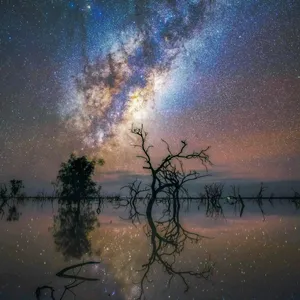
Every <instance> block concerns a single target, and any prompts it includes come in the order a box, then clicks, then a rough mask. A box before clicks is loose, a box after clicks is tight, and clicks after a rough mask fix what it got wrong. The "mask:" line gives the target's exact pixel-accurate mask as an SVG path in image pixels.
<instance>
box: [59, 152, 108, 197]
mask: <svg viewBox="0 0 300 300" xmlns="http://www.w3.org/2000/svg"><path fill="white" fill-rule="evenodd" d="M97 164H98V165H103V164H104V160H103V159H99V160H97V161H96V160H89V159H88V158H87V157H86V156H81V157H77V156H76V155H75V154H71V156H70V158H69V159H68V161H67V162H66V163H62V164H61V168H60V170H59V172H58V176H57V178H56V187H57V188H58V195H59V197H60V198H61V199H63V200H67V201H68V202H76V201H80V200H81V199H85V198H89V197H96V196H97V195H98V194H99V192H100V189H101V187H99V186H97V184H96V182H94V181H93V180H92V176H93V175H94V171H95V166H96V165H97Z"/></svg>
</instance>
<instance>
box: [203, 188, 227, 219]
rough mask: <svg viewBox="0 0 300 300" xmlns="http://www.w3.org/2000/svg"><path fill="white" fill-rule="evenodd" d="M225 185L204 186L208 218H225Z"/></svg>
mask: <svg viewBox="0 0 300 300" xmlns="http://www.w3.org/2000/svg"><path fill="white" fill-rule="evenodd" d="M223 189H224V184H222V183H219V184H218V183H212V184H206V185H205V186H204V191H205V193H204V195H203V200H204V203H205V206H206V216H207V217H211V218H218V217H220V216H222V217H225V216H224V212H223V205H222V203H220V201H221V200H222V195H223Z"/></svg>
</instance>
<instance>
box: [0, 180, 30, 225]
mask: <svg viewBox="0 0 300 300" xmlns="http://www.w3.org/2000/svg"><path fill="white" fill-rule="evenodd" d="M23 189H24V185H23V181H22V180H17V179H12V180H10V181H9V183H8V187H7V185H6V184H2V185H1V186H0V201H1V202H0V214H2V217H3V216H4V215H5V214H6V213H7V217H6V220H7V221H17V220H19V217H20V215H21V213H20V212H19V211H18V205H19V203H20V202H22V201H23V200H24V197H25V193H24V192H23ZM6 209H7V210H6Z"/></svg>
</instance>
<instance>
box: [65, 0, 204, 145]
mask: <svg viewBox="0 0 300 300" xmlns="http://www.w3.org/2000/svg"><path fill="white" fill-rule="evenodd" d="M132 5H133V7H134V9H133V14H132V15H131V16H129V20H130V22H127V24H126V26H125V28H124V30H122V31H120V32H119V33H118V34H117V35H118V36H119V37H118V39H117V40H116V41H115V43H114V45H113V47H112V49H110V51H109V52H108V53H104V54H102V55H100V54H99V56H98V57H97V59H95V60H93V61H91V62H86V63H85V64H84V70H83V72H82V73H81V74H79V75H77V77H76V79H75V87H74V88H75V89H76V92H77V93H76V96H75V98H77V99H75V102H71V104H70V105H69V106H71V107H68V109H69V111H68V112H67V113H66V115H67V116H68V117H69V119H68V125H70V126H71V127H74V126H75V127H76V128H77V129H78V130H79V131H80V132H81V134H82V136H83V140H84V141H85V143H86V144H87V145H89V146H93V147H95V146H100V145H102V144H103V143H104V142H105V141H106V140H107V139H108V138H111V137H113V136H114V135H115V133H114V132H116V131H118V130H119V127H120V125H124V122H125V123H126V122H128V121H129V122H133V123H134V122H136V121H142V120H143V119H144V118H146V117H147V116H148V114H149V113H150V114H151V113H154V111H152V112H151V109H150V112H149V106H151V107H152V108H153V107H154V104H155V98H156V97H155V94H156V93H157V92H158V91H159V90H161V89H163V88H164V86H163V85H164V84H166V81H167V80H168V78H169V77H170V70H171V69H172V66H173V61H174V60H175V59H176V58H177V57H178V55H179V54H181V53H183V52H184V51H187V50H186V48H185V43H186V42H187V41H189V40H190V39H191V38H193V37H194V35H199V33H200V32H201V27H202V26H203V23H204V17H205V15H206V12H207V11H208V9H209V3H206V1H152V2H143V1H137V2H136V3H133V4H132ZM82 13H85V11H83V12H82ZM156 101H157V100H156ZM149 103H151V104H152V105H149Z"/></svg>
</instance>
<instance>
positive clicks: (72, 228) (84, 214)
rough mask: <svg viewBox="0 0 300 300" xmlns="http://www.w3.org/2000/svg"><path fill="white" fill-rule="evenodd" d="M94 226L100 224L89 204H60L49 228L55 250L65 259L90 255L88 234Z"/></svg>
mask: <svg viewBox="0 0 300 300" xmlns="http://www.w3.org/2000/svg"><path fill="white" fill-rule="evenodd" d="M96 226H100V224H99V222H98V220H97V217H96V213H95V211H93V210H92V208H91V206H90V205H87V204H86V205H83V204H80V202H78V204H76V205H72V204H69V205H66V206H61V207H60V208H59V210H58V215H56V216H54V224H53V227H52V228H51V230H52V233H53V238H54V243H55V246H56V250H57V251H59V252H61V253H62V254H63V256H64V258H65V259H66V260H68V259H70V258H76V259H81V258H82V256H83V255H85V254H87V255H90V254H91V241H90V239H89V234H90V233H91V232H92V231H93V230H94V229H95V227H96Z"/></svg>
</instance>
